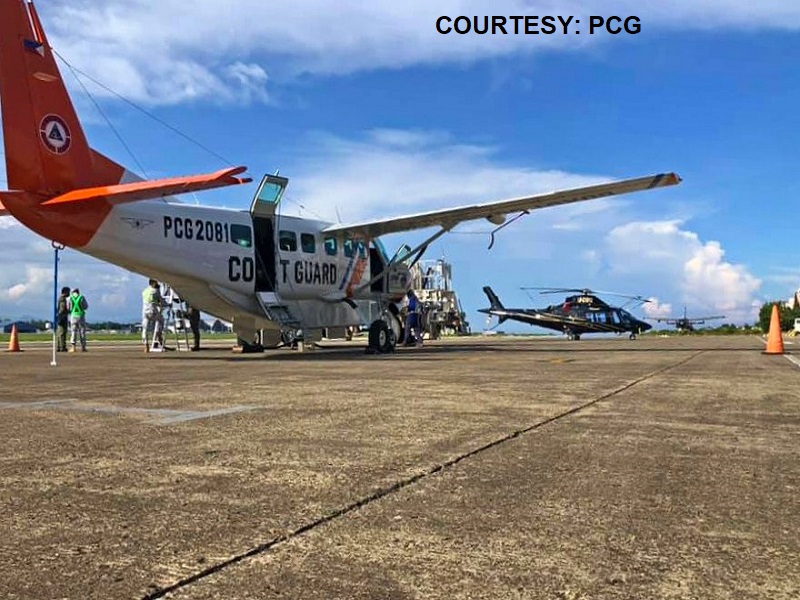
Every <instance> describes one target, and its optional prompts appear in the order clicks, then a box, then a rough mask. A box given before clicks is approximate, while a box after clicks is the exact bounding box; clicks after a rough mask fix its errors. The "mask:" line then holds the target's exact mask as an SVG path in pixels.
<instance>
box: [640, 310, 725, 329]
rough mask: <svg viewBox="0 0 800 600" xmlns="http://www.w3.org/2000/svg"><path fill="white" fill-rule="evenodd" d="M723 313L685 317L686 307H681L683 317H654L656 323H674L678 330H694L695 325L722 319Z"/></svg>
mask: <svg viewBox="0 0 800 600" xmlns="http://www.w3.org/2000/svg"><path fill="white" fill-rule="evenodd" d="M724 318H725V315H714V316H713V317H687V316H686V307H685V306H684V307H683V317H664V318H661V319H656V321H657V322H658V323H666V324H667V325H675V327H676V328H677V329H678V331H694V326H695V325H702V324H703V323H705V322H706V321H711V320H713V319H724Z"/></svg>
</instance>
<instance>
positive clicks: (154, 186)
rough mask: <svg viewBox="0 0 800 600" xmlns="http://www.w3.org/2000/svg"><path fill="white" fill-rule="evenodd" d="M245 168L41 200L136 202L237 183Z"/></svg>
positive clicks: (246, 180)
mask: <svg viewBox="0 0 800 600" xmlns="http://www.w3.org/2000/svg"><path fill="white" fill-rule="evenodd" d="M246 170H247V168H246V167H231V168H230V169H222V170H221V171H216V172H215V173H207V174H205V175H190V176H188V177H171V178H169V179H154V180H150V181H135V182H133V183H120V184H118V185H106V186H101V187H95V188H83V189H78V190H72V191H71V192H67V193H66V194H62V195H60V196H56V197H55V198H51V199H50V200H48V201H46V202H43V203H42V206H54V205H59V204H67V203H71V202H89V201H92V200H98V199H105V200H107V201H109V202H110V203H111V204H123V203H125V202H137V201H138V200H152V199H154V198H161V197H162V196H171V195H172V194H185V193H187V192H199V191H202V190H210V189H214V188H218V187H225V186H228V185H240V184H242V183H249V182H250V181H252V180H251V179H249V178H247V177H236V175H239V174H241V173H244V172H245V171H246Z"/></svg>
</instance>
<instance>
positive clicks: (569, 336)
mask: <svg viewBox="0 0 800 600" xmlns="http://www.w3.org/2000/svg"><path fill="white" fill-rule="evenodd" d="M567 339H568V340H569V341H570V342H571V341H572V340H574V339H575V335H573V334H572V332H569V331H568V332H567Z"/></svg>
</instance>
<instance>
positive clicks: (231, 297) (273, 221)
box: [78, 201, 402, 328]
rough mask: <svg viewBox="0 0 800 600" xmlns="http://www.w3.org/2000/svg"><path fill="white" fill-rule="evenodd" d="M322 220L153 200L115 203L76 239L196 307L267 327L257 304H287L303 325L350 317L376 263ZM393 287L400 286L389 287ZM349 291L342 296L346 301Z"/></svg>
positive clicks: (355, 318) (351, 320) (355, 316)
mask: <svg viewBox="0 0 800 600" xmlns="http://www.w3.org/2000/svg"><path fill="white" fill-rule="evenodd" d="M328 225H330V224H329V223H326V222H323V221H316V220H310V219H302V218H298V217H288V216H280V215H274V216H271V217H259V216H253V215H251V213H250V212H247V211H242V210H231V209H223V208H210V207H201V206H192V205H186V204H177V203H167V202H162V201H144V202H137V203H131V204H123V205H118V206H116V207H114V208H112V209H111V211H110V212H109V214H108V216H107V217H106V218H105V219H104V221H103V223H102V224H101V225H100V227H99V228H98V229H97V232H96V233H95V235H94V236H93V237H92V239H91V240H90V241H89V243H87V244H86V245H85V246H83V247H81V248H78V249H79V250H80V251H82V252H85V253H86V254H89V255H91V256H94V257H97V258H99V259H102V260H105V261H108V262H111V263H113V264H116V265H119V266H121V267H124V268H126V269H129V270H131V271H134V272H136V273H140V274H142V275H145V276H147V277H155V278H157V279H160V280H162V281H165V282H167V283H169V284H170V285H171V286H172V287H174V288H175V289H176V290H177V291H178V292H179V293H180V294H181V296H183V297H184V298H185V299H186V300H188V301H189V302H190V303H192V304H193V305H195V306H197V307H198V308H200V309H201V310H203V311H205V312H208V313H210V314H214V315H215V316H218V317H221V318H223V319H226V320H229V321H237V320H238V321H241V320H242V319H243V318H245V317H247V318H250V319H255V321H256V322H255V323H254V327H256V328H268V327H276V323H274V322H273V321H272V320H271V319H270V318H269V316H268V314H266V313H265V310H264V306H265V305H266V306H267V307H269V306H274V305H283V306H288V307H289V308H290V310H291V311H292V312H293V314H294V315H295V317H296V318H297V320H299V321H301V322H302V324H303V326H305V327H312V328H313V327H331V326H347V325H356V324H359V323H360V322H361V321H362V317H361V316H360V315H359V312H358V311H357V309H356V307H355V306H354V304H355V301H358V300H367V299H369V298H370V297H373V296H374V295H375V294H376V293H383V292H384V291H385V290H383V289H379V286H381V285H382V284H383V282H382V281H379V282H378V285H377V286H375V285H366V286H364V285H363V284H365V283H369V281H370V276H371V273H373V272H374V271H375V270H376V269H377V270H378V272H380V269H381V267H382V265H381V264H380V263H381V260H380V257H377V256H376V257H375V260H376V261H377V263H379V264H377V265H376V264H375V263H373V262H372V261H371V260H370V253H372V254H373V255H375V254H376V252H377V248H375V247H372V248H370V247H368V246H369V244H368V242H367V241H363V240H353V239H348V238H337V237H335V236H326V235H324V234H323V233H322V230H323V229H324V228H325V227H327V226H328ZM398 294H402V290H398ZM348 301H349V302H348Z"/></svg>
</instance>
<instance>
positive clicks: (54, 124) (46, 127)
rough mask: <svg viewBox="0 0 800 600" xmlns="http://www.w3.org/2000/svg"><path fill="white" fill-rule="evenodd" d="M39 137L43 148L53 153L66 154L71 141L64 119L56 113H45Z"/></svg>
mask: <svg viewBox="0 0 800 600" xmlns="http://www.w3.org/2000/svg"><path fill="white" fill-rule="evenodd" d="M39 137H40V138H41V140H42V143H43V144H44V146H45V148H47V149H48V150H49V151H50V152H52V153H53V154H66V153H67V152H68V151H69V146H70V143H71V141H72V135H71V134H70V132H69V127H68V126H67V123H66V121H64V119H62V118H61V117H59V116H58V115H47V116H46V117H45V118H44V119H42V123H41V125H39Z"/></svg>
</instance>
